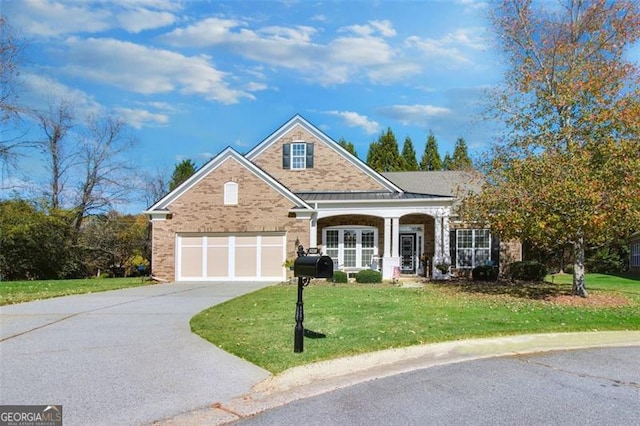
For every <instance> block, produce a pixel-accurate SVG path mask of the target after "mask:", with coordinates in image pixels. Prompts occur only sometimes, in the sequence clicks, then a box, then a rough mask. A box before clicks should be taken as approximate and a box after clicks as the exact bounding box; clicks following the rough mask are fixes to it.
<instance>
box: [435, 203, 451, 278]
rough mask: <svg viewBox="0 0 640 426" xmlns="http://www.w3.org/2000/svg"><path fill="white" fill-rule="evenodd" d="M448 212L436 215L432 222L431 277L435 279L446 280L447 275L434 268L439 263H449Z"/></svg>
mask: <svg viewBox="0 0 640 426" xmlns="http://www.w3.org/2000/svg"><path fill="white" fill-rule="evenodd" d="M448 213H449V212H448V211H445V212H442V213H439V214H437V215H436V217H435V220H434V229H433V231H434V232H433V233H434V239H435V250H434V254H433V270H432V273H433V277H434V278H435V279H447V278H448V274H446V275H445V274H442V272H441V271H440V270H438V269H437V268H436V265H437V264H439V263H450V262H451V256H450V255H449V214H448Z"/></svg>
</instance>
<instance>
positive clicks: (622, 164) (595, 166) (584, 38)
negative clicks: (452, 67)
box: [463, 0, 640, 296]
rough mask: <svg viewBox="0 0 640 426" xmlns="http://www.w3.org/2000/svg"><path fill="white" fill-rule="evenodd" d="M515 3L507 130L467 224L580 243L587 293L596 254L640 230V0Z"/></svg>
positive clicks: (498, 19) (508, 17) (510, 21)
mask: <svg viewBox="0 0 640 426" xmlns="http://www.w3.org/2000/svg"><path fill="white" fill-rule="evenodd" d="M546 5H547V3H543V4H542V5H541V6H538V8H537V9H536V8H534V6H533V5H532V3H531V2H530V1H527V0H504V1H501V2H499V3H498V4H496V5H495V7H494V8H493V10H494V13H495V15H494V17H493V20H494V26H495V30H496V32H497V36H498V37H497V39H498V40H499V43H500V48H501V50H502V52H503V53H504V54H505V56H506V58H507V60H508V64H509V67H508V69H507V71H506V75H505V79H504V84H503V85H502V86H501V87H500V89H499V91H498V92H497V93H496V96H495V97H494V102H493V106H494V108H493V112H494V113H495V115H496V117H497V118H499V119H501V121H502V122H503V123H504V125H505V127H506V129H507V130H506V132H505V135H504V138H503V140H504V142H503V143H501V144H499V145H498V146H496V149H495V152H494V156H493V159H492V161H491V163H490V164H489V168H488V176H487V177H488V179H487V182H488V184H487V186H486V187H485V188H484V191H483V192H482V194H481V195H479V196H477V197H475V198H471V199H469V200H467V202H466V203H465V204H466V205H465V209H464V212H463V213H464V215H465V217H466V219H467V220H477V221H480V222H485V221H486V222H489V223H490V225H491V227H492V229H493V231H494V232H496V233H498V234H499V235H500V236H502V237H503V238H507V239H508V238H520V239H522V240H526V241H528V242H530V243H531V244H533V245H535V246H538V247H549V248H553V247H556V248H557V247H562V246H565V245H566V246H568V247H571V248H572V250H573V253H574V276H573V293H574V294H576V295H579V296H587V289H586V284H585V277H584V273H585V270H584V253H585V247H587V245H597V244H602V243H604V242H606V241H609V240H612V239H615V238H617V237H619V236H620V235H624V234H625V233H628V232H629V231H630V230H631V229H640V197H638V188H640V150H639V149H638V146H639V143H640V138H639V136H640V105H639V102H640V101H639V100H640V93H639V87H640V84H639V83H640V79H639V75H638V69H637V66H636V65H635V64H633V63H630V62H628V60H627V56H626V52H627V51H628V49H629V48H630V47H631V46H632V45H633V44H634V43H636V42H637V41H638V38H640V17H639V10H638V8H639V6H638V4H637V2H634V1H631V0H621V1H616V2H605V1H598V0H589V1H586V0H585V1H565V2H562V3H561V4H560V7H552V8H550V9H541V8H543V7H545V6H546Z"/></svg>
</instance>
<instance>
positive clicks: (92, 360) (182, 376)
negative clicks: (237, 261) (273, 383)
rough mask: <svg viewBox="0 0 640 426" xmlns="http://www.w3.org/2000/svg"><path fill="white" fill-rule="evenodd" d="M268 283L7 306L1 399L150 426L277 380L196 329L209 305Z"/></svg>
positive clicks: (141, 290) (0, 314) (2, 311)
mask: <svg viewBox="0 0 640 426" xmlns="http://www.w3.org/2000/svg"><path fill="white" fill-rule="evenodd" d="M267 285H268V284H265V283H244V282H234V283H224V284H222V283H220V284H218V283H172V284H158V285H153V286H147V287H138V288H132V289H124V290H116V291H109V292H103V293H94V294H85V295H79V296H69V297H62V298H56V299H49V300H42V301H36V302H29V303H23V304H19V305H11V306H4V307H0V367H1V368H0V405H9V404H19V405H41V404H42V405H50V404H62V406H63V421H64V424H66V425H87V424H95V425H98V424H105V425H106V424H109V425H113V424H123V425H124V424H128V425H134V424H141V423H147V422H151V421H153V420H156V419H162V418H167V417H172V416H175V415H176V414H178V413H181V412H185V411H188V410H193V409H195V408H198V407H202V406H204V405H207V404H211V403H213V402H216V401H222V400H227V399H229V398H231V397H233V396H236V395H239V394H243V393H245V392H247V391H249V390H250V388H251V387H252V386H253V385H254V384H256V383H258V382H260V381H262V380H264V379H265V378H267V377H268V376H269V373H268V372H267V371H266V370H263V369H261V368H258V367H256V366H255V365H253V364H251V363H248V362H246V361H244V360H242V359H239V358H237V357H235V356H233V355H230V354H228V353H227V352H224V351H222V350H220V349H218V348H216V347H215V346H213V345H211V344H210V343H208V342H206V341H204V340H203V339H201V338H200V337H198V336H196V335H194V334H192V333H191V331H190V328H189V320H190V318H191V317H192V316H193V315H195V314H196V313H198V312H200V311H201V310H203V309H205V308H207V307H209V306H211V305H215V304H218V303H221V302H224V301H226V300H229V299H231V298H233V297H236V296H239V295H241V294H243V293H248V292H251V291H254V290H256V289H258V288H261V287H265V286H267Z"/></svg>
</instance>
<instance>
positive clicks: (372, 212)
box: [145, 115, 499, 281]
mask: <svg viewBox="0 0 640 426" xmlns="http://www.w3.org/2000/svg"><path fill="white" fill-rule="evenodd" d="M468 178H469V176H468V175H465V173H463V172H435V173H434V172H414V173H413V174H411V173H386V174H380V173H377V172H376V171H374V170H373V169H371V168H370V167H368V166H367V165H366V164H365V163H364V162H362V161H361V160H360V159H358V158H357V157H355V156H353V155H351V154H350V153H349V152H348V151H346V150H345V149H343V148H342V147H341V146H340V145H339V144H337V143H336V142H335V141H334V140H332V139H331V138H330V137H328V136H327V135H326V134H324V133H323V132H322V131H320V130H319V129H318V128H316V127H315V126H313V125H312V124H311V123H309V122H308V121H307V120H305V119H304V118H303V117H301V116H299V115H296V116H294V117H293V118H292V119H290V120H289V121H288V122H286V123H285V124H284V125H282V126H281V127H280V128H278V129H277V130H276V131H275V132H273V133H272V134H271V135H270V136H268V137H267V138H266V139H264V140H263V141H262V142H260V143H259V144H258V145H257V146H255V147H254V148H253V149H252V150H251V151H249V152H248V153H246V154H245V155H241V154H240V153H238V152H237V151H236V150H234V149H233V148H231V147H228V148H226V149H224V150H223V151H222V152H220V153H219V154H218V155H216V156H215V157H214V158H213V159H211V160H210V161H209V162H208V163H206V164H205V165H204V166H202V167H201V168H200V169H199V170H198V171H197V172H196V173H195V174H194V175H193V176H191V177H190V178H189V179H188V180H187V181H185V182H184V183H182V184H181V185H180V186H178V187H177V188H175V189H174V190H173V191H171V192H170V193H169V194H167V195H166V196H165V197H163V198H162V199H161V200H159V201H158V202H156V203H155V204H154V205H152V206H151V207H149V209H148V210H147V211H145V213H146V214H147V215H149V216H150V219H151V223H152V228H153V236H152V239H153V241H152V253H153V261H152V271H153V274H154V276H156V277H158V278H161V279H165V280H170V281H174V280H177V281H185V280H189V281H193V280H201V281H234V280H264V281H283V280H285V279H286V273H287V271H286V268H285V267H284V263H285V261H286V260H287V259H292V258H294V257H295V255H296V248H297V244H301V245H303V246H304V247H305V248H309V247H311V248H317V249H318V251H319V252H320V253H322V254H325V255H327V256H330V257H331V258H333V260H334V267H335V268H336V269H340V270H344V271H347V272H355V271H358V270H361V269H365V268H377V269H380V270H381V272H382V275H383V278H384V279H390V278H392V277H393V276H394V273H398V272H401V273H403V274H413V275H417V274H425V275H435V276H436V277H437V276H438V275H439V274H441V273H440V272H439V271H438V270H437V269H436V268H435V265H437V264H440V263H449V264H453V266H454V267H457V268H461V269H469V268H472V267H474V266H476V265H480V264H485V263H487V262H489V261H491V260H493V261H497V256H498V255H499V250H498V249H497V247H498V245H499V244H498V242H497V240H495V239H494V238H491V235H490V233H489V231H488V230H486V229H463V228H457V229H452V223H453V222H454V220H452V207H453V205H454V203H456V201H457V200H458V199H459V197H457V195H456V191H455V190H454V187H458V186H464V185H471V186H473V184H472V183H470V182H471V180H470V179H468ZM467 189H469V188H467ZM471 189H473V188H471ZM452 230H453V231H454V232H452Z"/></svg>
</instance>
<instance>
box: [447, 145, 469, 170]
mask: <svg viewBox="0 0 640 426" xmlns="http://www.w3.org/2000/svg"><path fill="white" fill-rule="evenodd" d="M471 166H472V161H471V158H470V157H469V150H468V148H467V142H466V141H465V140H464V138H458V139H457V140H456V145H455V147H454V149H453V158H452V159H451V165H450V166H449V170H469V169H470V168H471Z"/></svg>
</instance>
